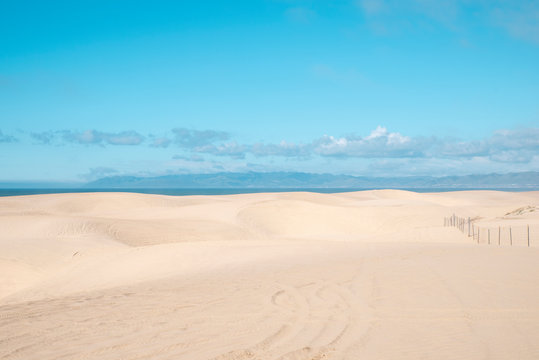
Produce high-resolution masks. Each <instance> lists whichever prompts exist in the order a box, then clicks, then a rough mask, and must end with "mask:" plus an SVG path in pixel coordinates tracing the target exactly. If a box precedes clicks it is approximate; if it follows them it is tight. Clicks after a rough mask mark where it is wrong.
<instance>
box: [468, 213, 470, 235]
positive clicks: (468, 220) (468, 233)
mask: <svg viewBox="0 0 539 360" xmlns="http://www.w3.org/2000/svg"><path fill="white" fill-rule="evenodd" d="M468 237H470V217H468Z"/></svg>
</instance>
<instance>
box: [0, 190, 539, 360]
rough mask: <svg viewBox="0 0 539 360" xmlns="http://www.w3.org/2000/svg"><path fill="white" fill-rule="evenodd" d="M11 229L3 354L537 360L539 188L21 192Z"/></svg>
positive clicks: (3, 223)
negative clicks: (451, 221)
mask: <svg viewBox="0 0 539 360" xmlns="http://www.w3.org/2000/svg"><path fill="white" fill-rule="evenodd" d="M453 214H455V215H456V216H458V217H461V218H463V219H470V221H472V224H473V229H480V230H481V235H480V236H479V237H476V236H475V232H474V231H475V230H472V232H473V234H472V236H469V230H468V228H467V226H466V227H464V228H462V229H459V228H457V227H452V226H444V219H446V218H448V217H452V216H453ZM446 225H447V224H446ZM470 228H472V225H471V227H470ZM0 229H1V231H0V359H189V360H191V359H223V360H224V359H537V358H539V286H538V285H539V192H537V191H534V192H533V191H532V192H520V193H517V192H501V191H456V192H444V193H414V192H409V191H401V190H371V191H359V192H349V193H334V194H318V193H309V192H288V193H254V194H238V195H216V196H196V195H195V196H165V195H152V194H136V193H84V194H83V193H70V194H46V195H31V196H8V197H2V198H0Z"/></svg>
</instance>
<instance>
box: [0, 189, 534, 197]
mask: <svg viewBox="0 0 539 360" xmlns="http://www.w3.org/2000/svg"><path fill="white" fill-rule="evenodd" d="M362 190H375V189H372V188H371V189H358V188H290V189H286V188H279V189H276V188H238V189H79V188H69V189H0V196H19V195H38V194H63V193H89V192H129V193H139V194H160V195H174V196H184V195H231V194H252V193H261V192H299V191H308V192H315V193H321V194H333V193H342V192H352V191H362ZM399 190H409V191H415V192H419V193H426V192H447V191H462V190H500V191H512V192H522V191H533V190H537V189H533V188H509V189H508V188H504V189H500V188H492V189H484V188H482V189H481V188H473V189H471V188H466V189H459V188H413V189H412V188H407V189H399Z"/></svg>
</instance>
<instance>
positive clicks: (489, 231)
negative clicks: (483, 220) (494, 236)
mask: <svg viewBox="0 0 539 360" xmlns="http://www.w3.org/2000/svg"><path fill="white" fill-rule="evenodd" d="M487 231H488V243H489V244H490V228H488V230H487Z"/></svg>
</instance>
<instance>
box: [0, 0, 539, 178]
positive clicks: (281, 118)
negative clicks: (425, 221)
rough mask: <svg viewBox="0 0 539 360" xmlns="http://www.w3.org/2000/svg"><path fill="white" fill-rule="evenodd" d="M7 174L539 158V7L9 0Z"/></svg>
mask: <svg viewBox="0 0 539 360" xmlns="http://www.w3.org/2000/svg"><path fill="white" fill-rule="evenodd" d="M0 169H1V170H0V181H19V180H21V181H23V180H25V181H29V180H39V181H86V180H92V179H95V178H99V177H102V176H107V175H124V174H129V175H162V174H175V173H207V172H217V171H306V172H317V173H336V174H341V173H344V174H352V175H371V176H373V175H374V176H388V175H459V174H470V173H490V172H510V171H529V170H533V171H538V170H539V2H538V1H506V0H493V1H486V0H460V1H459V0H436V1H435V0H400V1H397V0H359V1H355V0H342V1H337V0H335V1H331V0H328V1H308V0H296V1H294V0H266V1H262V0H250V1H202V0H198V1H189V0H185V1H120V0H116V1H53V0H51V1H46V2H45V1H24V0H17V1H10V0H3V1H1V2H0Z"/></svg>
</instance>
